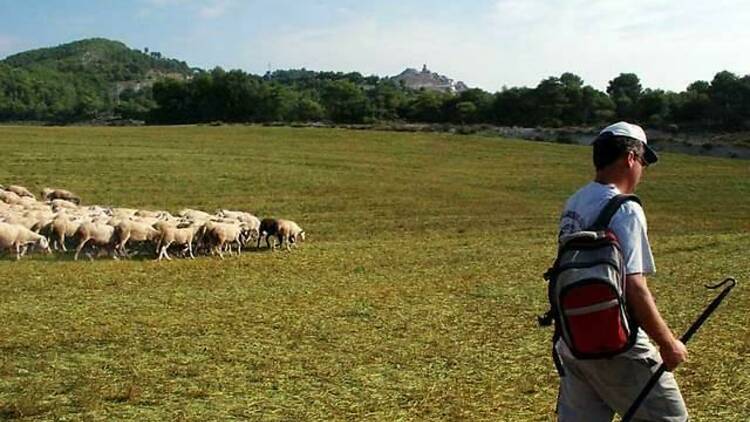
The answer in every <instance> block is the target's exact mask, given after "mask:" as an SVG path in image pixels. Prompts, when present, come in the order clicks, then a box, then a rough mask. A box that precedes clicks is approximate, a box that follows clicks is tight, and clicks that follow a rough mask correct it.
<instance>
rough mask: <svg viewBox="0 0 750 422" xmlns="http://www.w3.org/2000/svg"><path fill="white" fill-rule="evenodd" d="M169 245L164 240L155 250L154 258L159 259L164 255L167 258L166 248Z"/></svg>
mask: <svg viewBox="0 0 750 422" xmlns="http://www.w3.org/2000/svg"><path fill="white" fill-rule="evenodd" d="M168 247H169V243H167V242H164V243H163V244H162V245H161V246H160V247H159V249H158V250H157V251H156V260H157V261H161V259H162V258H164V257H165V256H166V257H167V259H169V255H167V248H168Z"/></svg>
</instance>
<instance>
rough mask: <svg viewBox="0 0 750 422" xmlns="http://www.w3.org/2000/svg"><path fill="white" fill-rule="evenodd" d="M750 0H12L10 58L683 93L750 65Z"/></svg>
mask: <svg viewBox="0 0 750 422" xmlns="http://www.w3.org/2000/svg"><path fill="white" fill-rule="evenodd" d="M748 23H750V2H747V1H745V0H712V1H710V2H709V1H698V0H683V1H676V0H669V1H667V0H630V1H621V0H596V1H593V0H475V1H471V0H466V1H463V2H458V1H423V0H401V1H395V0H382V1H378V0H371V1H369V2H367V1H348V0H310V1H288V0H277V1H263V0H244V1H242V0H129V1H125V0H121V1H115V0H99V1H93V0H0V58H1V57H5V56H7V55H9V54H13V53H16V52H19V51H24V50H27V49H31V48H39V47H48V46H54V45H58V44H62V43H66V42H69V41H73V40H77V39H81V38H88V37H105V38H110V39H116V40H119V41H123V42H124V43H126V44H127V45H128V46H130V47H131V48H138V49H142V48H144V47H149V49H151V50H152V51H160V52H162V53H163V54H164V55H166V56H169V57H174V58H178V59H181V60H185V61H187V62H188V64H190V65H191V66H198V67H202V68H213V67H215V66H221V67H223V68H225V69H237V68H239V69H243V70H245V71H248V72H252V73H263V72H265V71H266V69H268V67H269V65H270V67H271V68H273V69H279V68H280V69H288V68H301V67H306V68H308V69H314V70H336V71H359V72H361V73H363V74H366V75H369V74H376V75H380V76H385V75H394V74H397V73H399V72H400V71H401V70H403V69H404V68H406V67H421V65H422V64H425V63H426V64H427V65H428V67H429V68H430V69H432V70H435V71H437V72H440V73H443V74H446V75H448V76H450V77H452V78H454V79H457V80H463V81H465V82H466V83H467V84H468V85H469V86H478V87H481V88H483V89H486V90H489V91H497V90H499V89H501V88H502V87H503V86H509V87H510V86H522V85H525V86H535V85H536V84H537V83H539V81H540V80H542V79H543V78H546V77H548V76H559V75H560V74H561V73H563V72H566V71H569V72H573V73H576V74H578V75H579V76H581V77H582V78H583V79H584V80H585V81H586V83H588V84H591V85H593V86H594V87H596V88H598V89H605V88H606V86H607V82H608V81H609V80H611V79H612V78H614V77H615V76H617V75H618V74H619V73H621V72H634V73H636V74H637V75H638V76H639V77H640V79H641V82H642V84H643V85H644V86H645V87H651V88H663V89H670V90H675V91H680V90H683V89H684V88H685V87H686V86H687V85H688V84H689V83H690V82H693V81H696V80H710V79H711V78H713V76H714V75H715V74H716V73H717V72H719V71H721V70H729V71H732V72H734V73H737V74H739V75H745V74H750V54H747V51H750V25H749V24H748Z"/></svg>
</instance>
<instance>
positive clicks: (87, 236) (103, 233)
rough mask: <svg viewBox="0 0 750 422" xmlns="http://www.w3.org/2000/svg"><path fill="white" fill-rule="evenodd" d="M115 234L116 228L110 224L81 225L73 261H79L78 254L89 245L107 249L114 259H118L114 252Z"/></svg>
mask: <svg viewBox="0 0 750 422" xmlns="http://www.w3.org/2000/svg"><path fill="white" fill-rule="evenodd" d="M114 234H115V228H114V227H113V226H110V225H108V224H104V223H94V222H85V223H83V224H81V225H80V226H79V227H78V230H76V234H75V236H76V238H77V239H78V247H76V253H75V256H74V257H73V259H74V260H76V261H77V260H78V254H80V253H81V250H82V249H83V247H84V246H85V245H86V244H88V243H91V244H92V245H95V246H98V247H101V248H104V249H106V250H107V251H108V252H109V254H110V255H111V256H112V258H113V259H117V255H116V254H115V250H114Z"/></svg>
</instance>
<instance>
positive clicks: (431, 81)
mask: <svg viewBox="0 0 750 422" xmlns="http://www.w3.org/2000/svg"><path fill="white" fill-rule="evenodd" d="M391 79H392V80H394V81H396V82H399V83H402V84H403V85H404V86H406V87H407V88H411V89H427V90H432V91H442V92H450V93H456V92H461V91H466V90H467V89H469V87H467V86H466V84H464V83H463V82H461V81H458V82H454V81H453V79H451V78H449V77H447V76H444V75H440V74H438V73H435V72H432V71H430V70H429V69H427V65H426V64H425V65H423V66H422V70H421V71H418V70H417V69H413V68H407V69H406V70H404V71H403V72H401V73H400V74H398V75H396V76H394V77H392V78H391Z"/></svg>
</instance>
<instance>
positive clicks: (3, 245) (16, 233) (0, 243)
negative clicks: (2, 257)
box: [0, 223, 51, 260]
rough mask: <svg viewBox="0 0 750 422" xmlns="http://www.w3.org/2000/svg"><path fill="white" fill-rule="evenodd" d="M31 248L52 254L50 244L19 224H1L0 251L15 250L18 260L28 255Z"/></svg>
mask: <svg viewBox="0 0 750 422" xmlns="http://www.w3.org/2000/svg"><path fill="white" fill-rule="evenodd" d="M29 246H35V247H37V248H39V249H42V250H43V251H45V252H51V251H50V249H49V243H48V242H47V239H46V238H45V237H44V236H41V235H39V234H37V233H34V232H33V231H31V230H29V229H27V228H26V227H23V226H21V225H19V224H8V223H0V250H10V249H14V250H15V252H16V260H19V259H21V257H22V256H24V255H25V254H26V249H27V248H28V247H29Z"/></svg>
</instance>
